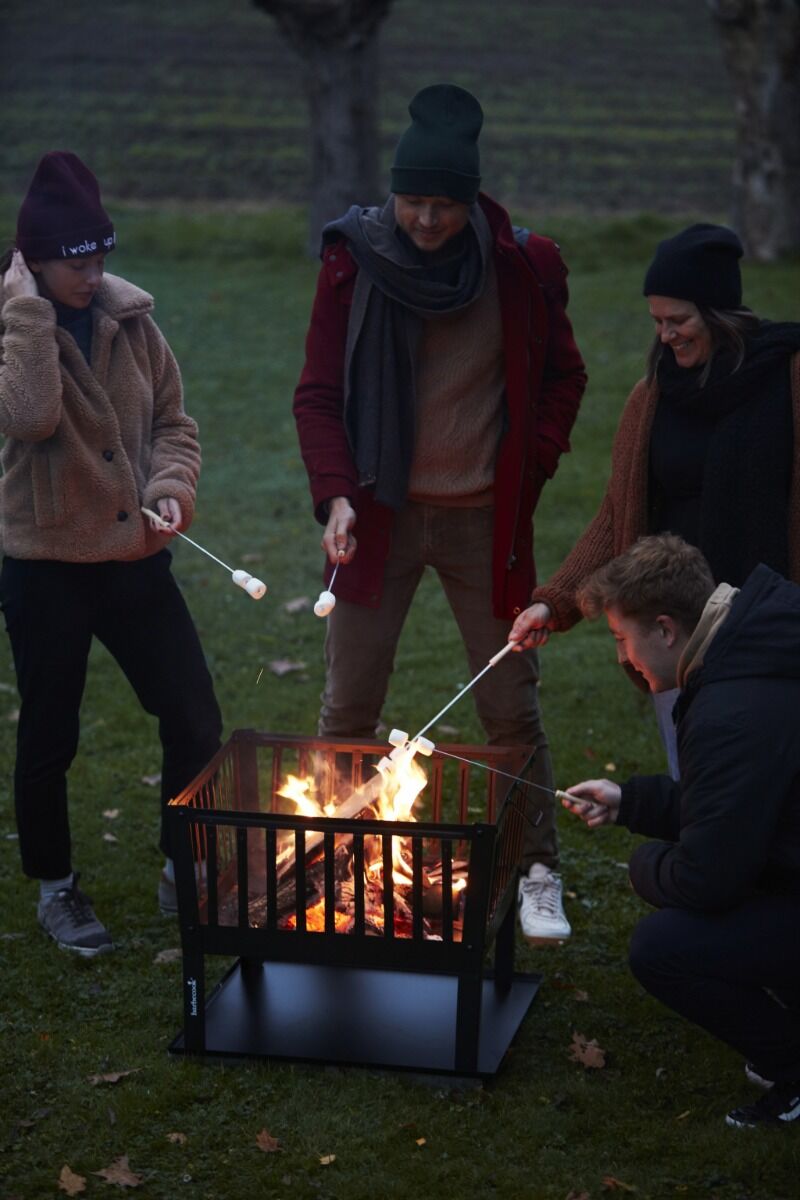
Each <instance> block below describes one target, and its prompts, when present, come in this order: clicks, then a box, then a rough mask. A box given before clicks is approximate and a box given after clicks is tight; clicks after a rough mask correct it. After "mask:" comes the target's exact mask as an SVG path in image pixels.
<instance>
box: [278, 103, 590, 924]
mask: <svg viewBox="0 0 800 1200" xmlns="http://www.w3.org/2000/svg"><path fill="white" fill-rule="evenodd" d="M409 112H410V114H411V124H410V126H409V127H408V129H407V130H406V131H405V133H404V134H403V136H402V137H401V138H400V141H399V143H398V146H397V150H396V153H395V159H394V164H393V166H392V173H391V195H390V196H389V199H388V200H387V201H386V203H385V204H384V205H383V207H382V208H366V209H364V208H359V207H353V208H351V209H350V211H349V212H348V213H346V214H345V216H344V217H342V218H341V219H340V220H338V221H334V222H332V223H331V224H330V225H328V226H326V228H325V229H324V230H323V235H322V269H321V272H320V276H319V281H318V285H317V292H316V297H315V300H314V307H313V311H312V315H311V325H310V328H309V331H308V337H307V341H306V362H305V366H304V368H303V372H302V375H301V378H300V382H299V384H298V387H297V390H296V392H295V398H294V413H295V418H296V421H297V430H298V436H299V439H300V447H301V451H302V455H303V460H304V462H305V465H306V468H307V470H308V475H309V481H310V486H311V494H312V499H313V503H314V511H315V515H316V518H317V520H318V521H319V522H320V523H321V524H322V525H323V526H324V530H325V532H324V535H323V539H322V545H323V548H324V549H325V551H326V553H327V556H328V565H327V574H326V580H330V575H331V572H332V570H333V567H334V566H335V565H336V564H337V563H339V564H341V565H342V567H343V569H342V570H341V571H340V572H339V574H338V576H337V579H336V597H337V602H336V607H335V608H334V609H333V611H332V612H331V614H330V616H329V618H328V630H327V638H326V643H325V653H326V663H327V675H326V682H325V691H324V693H323V697H322V711H321V716H320V723H319V731H320V734H321V735H322V736H324V737H332V736H339V737H351V738H371V737H374V736H375V731H376V726H377V724H378V722H379V720H380V715H381V708H382V706H383V702H384V699H385V696H386V690H387V687H388V682H389V677H390V675H391V672H392V668H393V665H394V655H395V649H396V647H397V642H398V639H399V637H400V632H401V630H402V628H403V622H404V621H405V617H406V614H407V612H408V609H409V606H410V604H411V601H412V599H413V597H414V593H415V591H416V588H417V585H418V584H419V581H420V579H421V577H422V574H423V571H424V570H425V568H426V567H432V568H433V569H434V570H435V571H436V572H437V574H438V576H439V579H440V580H441V583H442V586H443V587H444V590H445V594H446V596H447V599H448V602H449V604H450V607H451V609H452V610H453V615H454V616H455V619H456V621H457V623H458V627H459V631H460V633H461V636H462V638H463V640H464V646H465V649H466V652H467V658H468V660H469V669H470V671H471V673H472V674H477V672H478V671H479V670H480V669H481V668H482V667H484V666H485V665H486V663H487V662H488V660H489V658H490V657H492V655H494V654H495V653H496V652H497V650H498V649H499V648H500V647H502V645H503V644H504V642H505V641H506V640H507V639H508V635H509V631H510V629H511V624H512V622H513V620H514V618H515V617H516V616H517V615H518V614H519V613H520V612H521V611H522V609H524V608H526V607H527V606H528V604H529V603H530V595H531V591H532V589H533V587H534V586H535V583H536V573H535V566H534V560H533V524H532V518H533V511H534V509H535V507H536V503H537V501H538V499H539V495H540V493H541V490H542V486H543V485H544V483H545V481H546V480H547V479H549V478H550V477H552V475H553V473H554V472H555V469H556V466H557V463H558V459H559V456H560V455H561V453H562V452H563V451H566V450H568V449H569V434H570V430H571V428H572V425H573V423H574V421H575V417H576V415H577V411H578V407H579V405H580V401H581V396H582V394H583V390H584V387H585V386H586V374H585V371H584V366H583V361H582V359H581V356H580V353H579V351H578V348H577V346H576V345H575V340H574V338H573V335H572V327H571V325H570V322H569V319H568V317H567V314H566V304H567V287H566V275H567V271H566V267H565V266H564V263H563V262H562V259H561V256H560V254H559V252H558V247H557V246H556V244H555V243H554V242H552V241H550V240H549V239H547V238H543V237H538V236H536V235H534V234H530V233H528V231H527V230H519V229H514V228H513V227H512V225H511V222H510V220H509V217H508V214H507V213H506V211H505V210H504V209H503V208H501V207H500V205H499V204H497V203H496V202H495V201H494V200H492V199H490V198H489V197H488V196H486V195H485V194H484V193H482V192H480V191H479V188H480V156H479V150H478V135H479V133H480V130H481V125H482V124H483V112H482V110H481V106H480V104H479V103H478V101H477V100H476V99H475V97H474V96H472V95H470V93H469V92H466V91H464V89H463V88H459V87H455V86H454V85H452V84H435V85H433V86H432V87H427V88H424V89H423V90H422V91H421V92H419V93H418V94H417V95H416V96H415V97H414V99H413V100H412V102H411V105H410V106H409ZM538 677H539V670H538V661H537V657H536V651H535V650H527V651H523V652H520V653H514V654H510V655H507V656H506V657H505V658H504V659H502V660H501V662H499V663H498V664H497V666H496V667H495V668H494V669H493V670H492V671H491V672H489V673H488V674H487V675H486V677H485V678H484V679H482V680H481V681H480V682H479V683H478V684H477V685H476V687H475V689H474V692H473V695H474V697H475V702H476V706H477V710H478V715H479V717H480V720H481V723H482V725H483V727H484V729H485V731H486V736H487V739H488V741H489V743H490V744H494V745H524V746H525V747H528V748H530V749H533V750H535V751H536V759H535V763H534V766H533V768H532V772H531V778H532V779H533V780H534V781H535V782H536V783H538V784H540V785H541V786H542V787H544V788H547V789H552V788H553V786H554V785H553V776H552V767H551V762H550V753H549V750H548V745H547V738H546V735H545V732H544V729H543V727H542V722H541V717H540V714H539V705H538V700H537V691H536V687H537V682H538ZM542 805H544V812H543V817H542V819H541V820H539V822H538V824H534V822H533V821H530V822H528V823H527V830H528V832H527V836H526V843H525V847H524V853H523V861H522V864H521V865H522V871H523V874H522V878H521V881H520V890H519V898H520V920H521V924H522V929H523V932H524V933H525V935H526V936H527V937H529V938H531V939H532V940H536V941H539V940H561V939H563V938H566V937H569V934H570V926H569V922H568V921H567V919H566V916H565V914H564V910H563V905H562V900H561V879H560V876H559V875H558V873H557V868H558V841H557V834H556V824H555V806H554V803H553V800H552V797H551V799H550V800H549V801H548V800H547V793H546V792H542V791H537V792H536V793H535V796H534V795H532V798H531V801H530V808H531V811H532V812H538V810H539V809H540V808H541V807H542Z"/></svg>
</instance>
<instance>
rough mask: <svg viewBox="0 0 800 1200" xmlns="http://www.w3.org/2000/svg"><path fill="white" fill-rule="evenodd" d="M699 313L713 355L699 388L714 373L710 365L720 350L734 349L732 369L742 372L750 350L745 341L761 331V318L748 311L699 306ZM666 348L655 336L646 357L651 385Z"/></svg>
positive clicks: (704, 368) (709, 357)
mask: <svg viewBox="0 0 800 1200" xmlns="http://www.w3.org/2000/svg"><path fill="white" fill-rule="evenodd" d="M697 311H698V312H699V313H700V316H701V317H702V319H703V320H704V321H705V323H706V327H707V329H708V332H709V334H710V336H711V353H710V354H709V356H708V359H707V360H706V363H705V366H704V367H703V370H702V372H701V373H700V380H699V382H700V387H705V385H706V383H708V378H709V376H710V374H711V364H712V363H713V361H714V355H715V354H717V353H718V351H720V350H732V351H733V353H734V355H735V360H736V361H735V362H734V366H733V369H734V371H738V370H739V367H740V366H741V365H742V363H743V362H744V356H745V352H746V349H747V346H746V342H745V338H746V337H747V334H748V333H753V332H755V330H756V329H758V327H759V325H760V324H761V319H760V317H757V316H756V314H755V313H754V312H752V311H751V309H749V308H704V307H703V306H702V305H700V304H698V305H697ZM664 349H665V347H664V345H663V344H662V342H661V339H660V338H659V336H658V334H656V336H655V337H654V338H653V341H652V344H651V346H650V350H649V351H648V354H647V382H648V383H652V382H653V380H654V379H655V377H656V373H657V371H658V364H659V363H660V361H661V356H662V354H663V353H664Z"/></svg>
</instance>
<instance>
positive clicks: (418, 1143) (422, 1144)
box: [417, 1138, 428, 1146]
mask: <svg viewBox="0 0 800 1200" xmlns="http://www.w3.org/2000/svg"><path fill="white" fill-rule="evenodd" d="M427 1140H428V1139H427V1138H417V1145H418V1146H424V1145H425V1143H426V1141H427Z"/></svg>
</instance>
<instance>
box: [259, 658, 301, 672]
mask: <svg viewBox="0 0 800 1200" xmlns="http://www.w3.org/2000/svg"><path fill="white" fill-rule="evenodd" d="M267 666H268V667H269V669H270V671H272V674H273V675H288V674H289V672H290V671H304V670H305V667H306V664H305V663H304V662H292V660H291V659H289V658H276V659H274V660H273V661H272V662H271V663H267Z"/></svg>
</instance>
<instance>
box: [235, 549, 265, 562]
mask: <svg viewBox="0 0 800 1200" xmlns="http://www.w3.org/2000/svg"><path fill="white" fill-rule="evenodd" d="M239 557H240V559H241V560H242V562H246V563H256V562H261V560H262V559H263V557H264V555H263V554H257V553H255V552H254V551H251V553H250V554H240V555H239Z"/></svg>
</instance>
